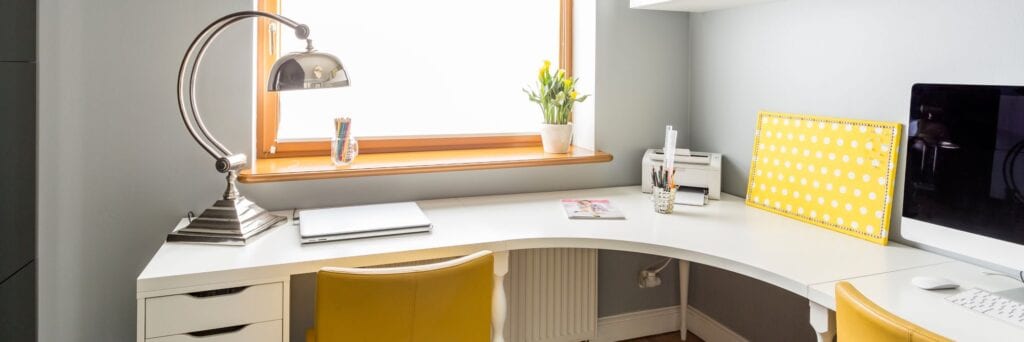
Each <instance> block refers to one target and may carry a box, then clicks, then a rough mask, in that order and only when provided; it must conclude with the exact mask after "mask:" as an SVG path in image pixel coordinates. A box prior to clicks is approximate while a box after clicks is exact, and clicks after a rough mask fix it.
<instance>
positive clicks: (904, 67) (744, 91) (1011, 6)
mask: <svg viewBox="0 0 1024 342" xmlns="http://www.w3.org/2000/svg"><path fill="white" fill-rule="evenodd" d="M689 33H690V35H691V42H692V44H691V47H690V50H691V53H692V65H691V67H692V70H693V75H692V76H693V78H692V80H693V83H692V84H691V88H692V89H693V94H692V95H693V101H692V107H691V112H692V114H691V123H692V126H691V131H690V132H691V134H692V137H691V141H692V142H693V145H694V147H695V148H697V149H701V150H710V151H718V152H722V153H723V154H724V155H725V159H726V162H725V163H724V165H723V169H724V170H723V176H724V180H723V181H724V190H725V191H727V192H729V193H732V194H735V195H744V192H745V190H744V189H745V187H746V181H747V172H748V171H749V167H750V156H751V146H752V144H753V132H754V119H755V116H756V115H757V111H758V110H762V109H763V110H771V111H781V112H796V113H809V114H819V115H828V116H837V117H847V118H861V119H871V120H882V121H894V122H901V123H903V124H904V125H906V123H907V120H908V119H907V118H908V116H909V110H910V88H911V85H913V84H914V83H966V84H1016V85H1021V84H1024V39H1022V37H1024V1H1019V0H978V1H971V0H899V1H892V0H856V1H852V0H845V1H844V0H790V1H779V2H771V3H766V4H762V5H755V6H749V7H743V8H738V9H732V10H724V11H716V12H709V13H704V14H694V15H692V16H691V27H690V32H689ZM904 141H905V138H904ZM904 152H905V151H901V154H902V153H904ZM901 164H902V163H901ZM901 166H902V165H901ZM902 187H903V169H902V167H901V168H900V170H899V171H898V179H897V184H896V189H897V191H896V200H895V203H896V206H895V207H894V208H893V212H894V213H895V215H893V216H894V217H895V218H894V222H893V225H894V230H893V231H894V232H896V233H897V234H893V235H892V236H893V237H894V239H896V240H899V238H898V227H895V226H897V225H898V223H899V213H900V212H901V208H900V205H899V204H900V203H902V191H901V189H902ZM712 272H715V270H713V269H709V268H708V269H698V270H695V271H694V274H693V279H694V280H693V281H694V282H698V284H696V285H691V291H694V289H695V288H696V289H715V290H714V291H715V293H712V292H708V291H703V292H696V293H695V292H691V294H690V298H694V297H699V298H702V299H707V300H703V301H701V303H699V304H698V305H702V306H704V307H707V308H715V307H721V306H723V305H726V306H727V304H726V302H727V297H730V296H737V295H741V294H743V293H747V292H750V291H763V289H758V288H755V289H750V288H747V287H744V286H741V285H739V283H737V282H734V281H732V282H730V281H723V280H716V279H722V278H723V277H717V276H715V275H713V274H711V273H712ZM718 272H721V271H718ZM709 291H710V290H709ZM715 298H719V299H717V300H716V299H715ZM771 302H778V300H776V299H766V300H765V301H764V303H771ZM758 305H760V304H758ZM752 311H757V310H750V311H748V312H747V313H745V312H736V311H733V312H721V314H719V315H716V316H715V318H716V319H718V320H720V321H721V322H723V323H724V324H726V325H728V326H730V327H732V328H733V329H734V330H735V331H737V332H740V333H741V334H744V335H745V336H746V337H748V338H751V339H753V340H757V339H764V338H769V339H770V338H771V337H776V338H777V337H779V336H783V335H781V334H782V333H785V332H786V331H787V330H794V329H803V330H805V333H804V334H803V337H804V338H805V339H808V340H813V337H812V335H811V334H810V330H809V329H807V328H806V313H804V314H803V315H796V316H792V317H788V318H787V317H785V316H782V317H780V316H772V317H765V316H756V315H751V314H748V313H749V312H752ZM705 312H711V311H705ZM719 312H720V311H719ZM801 316H802V317H801ZM768 320H770V321H772V322H774V323H773V324H771V325H765V324H761V323H760V322H765V321H768ZM759 337H760V338H759Z"/></svg>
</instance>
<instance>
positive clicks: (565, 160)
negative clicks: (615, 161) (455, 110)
mask: <svg viewBox="0 0 1024 342" xmlns="http://www.w3.org/2000/svg"><path fill="white" fill-rule="evenodd" d="M611 160H612V155H611V154H608V153H605V152H601V151H591V150H587V149H584V148H579V147H575V146H574V147H573V148H572V149H571V150H569V153H567V154H551V153H544V150H543V149H542V148H541V147H540V146H532V147H512V148H487V149H473V150H448V151H427V152H396V153H374V154H364V155H360V156H359V157H357V158H356V161H355V162H354V163H352V165H349V166H334V164H332V163H331V160H330V157H328V156H317V157H290V158H270V159H259V160H257V161H256V162H255V163H254V166H253V167H252V168H250V169H246V170H243V171H242V173H241V174H239V176H238V180H239V181H240V182H242V183H263V182H283V181H293V180H308V179H329V178H345V177H364V176H383V175H401V174H410V173H428V172H445V171H465V170H486V169H501V168H516V167H532V166H548V165H568V164H585V163H603V162H609V161H611Z"/></svg>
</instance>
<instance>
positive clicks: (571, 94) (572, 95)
mask: <svg viewBox="0 0 1024 342" xmlns="http://www.w3.org/2000/svg"><path fill="white" fill-rule="evenodd" d="M578 95H579V94H576V92H575V91H574V92H571V93H569V98H571V99H573V100H575V99H576V96H578Z"/></svg>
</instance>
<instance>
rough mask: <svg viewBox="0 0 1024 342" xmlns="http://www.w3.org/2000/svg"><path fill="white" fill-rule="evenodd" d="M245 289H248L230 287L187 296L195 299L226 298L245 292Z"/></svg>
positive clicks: (245, 287)
mask: <svg viewBox="0 0 1024 342" xmlns="http://www.w3.org/2000/svg"><path fill="white" fill-rule="evenodd" d="M247 288H249V287H248V286H239V287H232V288H227V289H216V290H207V291H199V292H192V293H189V294H188V295H189V296H192V297H196V298H206V297H216V296H226V295H230V294H236V293H239V292H242V291H245V289H247Z"/></svg>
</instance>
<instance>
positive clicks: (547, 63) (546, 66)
mask: <svg viewBox="0 0 1024 342" xmlns="http://www.w3.org/2000/svg"><path fill="white" fill-rule="evenodd" d="M550 68H551V61H549V60H544V69H550Z"/></svg>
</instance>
